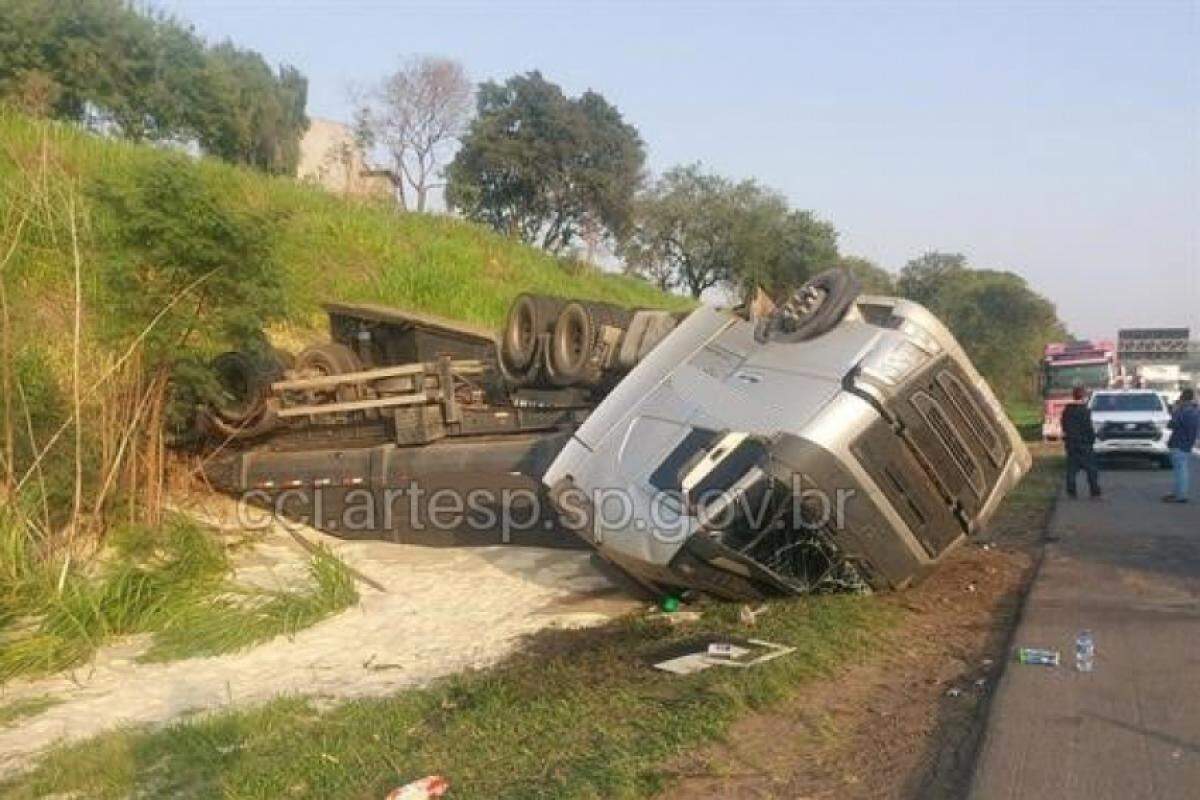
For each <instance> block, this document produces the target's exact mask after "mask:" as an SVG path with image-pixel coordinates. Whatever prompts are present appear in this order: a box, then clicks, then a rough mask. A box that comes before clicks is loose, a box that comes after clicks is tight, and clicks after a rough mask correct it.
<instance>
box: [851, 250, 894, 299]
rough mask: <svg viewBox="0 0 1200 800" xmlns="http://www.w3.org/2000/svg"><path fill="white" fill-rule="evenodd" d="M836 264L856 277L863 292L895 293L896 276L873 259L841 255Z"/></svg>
mask: <svg viewBox="0 0 1200 800" xmlns="http://www.w3.org/2000/svg"><path fill="white" fill-rule="evenodd" d="M838 266H839V267H842V268H843V269H846V270H849V271H850V274H852V275H853V276H854V277H856V278H858V282H859V283H860V284H861V285H862V290H863V292H864V293H865V294H882V295H892V294H895V293H896V276H894V275H893V274H892V273H890V272H888V271H887V270H885V269H883V268H882V267H880V266H879V265H877V264H875V263H874V262H873V261H869V260H867V259H865V258H860V257H858V256H842V257H841V258H839V259H838Z"/></svg>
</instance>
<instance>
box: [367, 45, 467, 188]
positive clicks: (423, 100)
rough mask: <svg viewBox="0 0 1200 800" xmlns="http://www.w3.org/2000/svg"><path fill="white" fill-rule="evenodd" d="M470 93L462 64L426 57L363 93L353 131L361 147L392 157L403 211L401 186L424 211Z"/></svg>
mask: <svg viewBox="0 0 1200 800" xmlns="http://www.w3.org/2000/svg"><path fill="white" fill-rule="evenodd" d="M472 93H473V87H472V86H471V81H470V80H469V79H468V78H467V73H466V71H465V70H464V69H463V66H462V64H459V63H458V62H457V61H452V60H450V59H447V58H432V57H425V58H419V59H414V60H411V61H409V62H408V63H406V64H405V65H404V66H403V67H402V68H400V69H399V70H397V71H396V72H394V73H392V74H391V75H389V76H387V77H386V78H384V79H383V81H382V82H381V83H380V85H379V86H378V87H376V88H375V89H374V90H373V91H371V92H370V93H369V94H368V96H367V101H366V103H364V105H363V107H362V108H361V109H360V110H359V112H358V120H357V122H356V125H355V127H356V129H357V131H356V132H357V135H358V138H359V140H360V142H361V143H362V144H364V145H365V146H367V147H371V146H374V145H378V146H381V147H383V148H384V149H385V150H387V152H388V154H389V155H390V156H391V158H392V164H393V166H394V168H395V170H396V174H397V175H399V176H400V178H401V181H402V182H401V184H400V202H401V204H402V205H404V206H405V207H406V208H407V207H408V203H407V198H406V197H405V186H404V184H405V183H407V184H408V188H410V189H412V191H413V192H414V193H415V194H416V198H415V200H416V210H417V211H424V210H425V206H426V202H427V199H428V196H429V192H430V190H432V189H436V188H439V187H441V186H442V185H443V184H441V183H437V182H435V181H437V179H438V178H440V177H441V175H440V173H441V166H442V164H443V163H444V158H445V156H446V155H447V151H448V149H449V148H450V146H451V145H452V144H454V143H455V142H456V141H457V140H458V138H459V137H460V136H461V135H462V133H463V131H464V130H465V129H466V126H467V121H468V120H469V119H470V117H471V96H472Z"/></svg>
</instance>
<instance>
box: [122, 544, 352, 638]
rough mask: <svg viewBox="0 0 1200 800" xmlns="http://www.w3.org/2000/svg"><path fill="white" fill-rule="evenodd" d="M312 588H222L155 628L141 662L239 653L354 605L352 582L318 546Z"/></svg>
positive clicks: (311, 571)
mask: <svg viewBox="0 0 1200 800" xmlns="http://www.w3.org/2000/svg"><path fill="white" fill-rule="evenodd" d="M309 576H310V578H311V587H310V588H309V589H307V590H301V591H266V590H262V589H254V590H247V589H238V588H236V587H229V586H225V587H224V594H223V595H222V596H219V597H213V598H208V600H207V602H187V603H182V604H179V606H178V608H177V609H176V610H175V611H174V613H172V614H170V615H168V616H166V617H165V618H164V619H163V620H162V622H161V623H160V625H159V626H158V628H157V632H156V634H155V636H154V642H153V644H152V645H151V647H150V649H149V650H147V651H146V653H145V654H143V656H142V657H141V660H143V661H172V660H175V659H179V658H190V657H192V656H209V655H217V654H219V653H227V652H230V651H234V650H241V649H243V648H246V647H250V646H251V645H254V644H257V643H259V642H263V641H266V640H268V639H271V638H272V637H274V636H277V635H279V634H286V635H291V634H293V633H295V632H296V631H299V630H302V629H304V628H307V627H308V626H310V625H312V624H313V623H315V622H319V621H320V620H322V619H324V618H326V617H328V616H330V615H332V614H336V613H337V612H339V611H341V610H342V609H344V608H347V607H349V606H352V605H354V604H355V603H356V602H358V591H357V590H356V589H355V587H354V578H353V577H352V576H351V575H350V573H349V571H348V570H347V569H346V565H345V564H344V563H342V561H341V560H339V559H338V558H337V557H336V556H334V555H333V554H332V553H330V552H329V550H328V549H326V548H324V547H322V548H321V549H320V550H319V551H318V552H317V554H316V555H314V556H313V557H312V560H311V561H310V562H309Z"/></svg>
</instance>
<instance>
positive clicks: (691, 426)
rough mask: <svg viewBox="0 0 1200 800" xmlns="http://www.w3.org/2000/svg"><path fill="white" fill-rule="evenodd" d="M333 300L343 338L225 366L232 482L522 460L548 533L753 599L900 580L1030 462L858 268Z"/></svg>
mask: <svg viewBox="0 0 1200 800" xmlns="http://www.w3.org/2000/svg"><path fill="white" fill-rule="evenodd" d="M328 311H329V317H330V331H331V339H332V341H330V342H327V343H323V344H318V345H313V346H312V347H309V348H307V349H306V350H304V351H302V352H301V353H299V354H298V355H297V356H295V357H292V356H290V355H287V354H283V353H277V354H274V355H271V356H270V357H268V359H267V361H268V363H267V365H266V366H263V365H262V363H261V359H260V361H259V363H258V365H257V366H255V365H253V364H252V363H251V360H250V359H249V358H248V357H247V356H245V355H239V354H228V355H227V356H225V357H223V358H224V363H223V364H222V363H218V364H216V365H215V366H216V367H217V368H218V373H219V374H222V380H223V382H224V383H225V384H226V386H227V391H226V399H227V402H224V403H218V404H214V405H212V406H210V407H208V408H205V409H203V410H202V413H201V423H202V424H201V427H202V428H203V430H204V431H205V433H206V435H207V436H208V437H209V438H210V440H211V441H212V442H213V443H215V444H216V446H217V449H218V450H219V451H220V455H219V456H217V457H215V458H210V459H208V460H207V462H206V463H207V464H208V466H207V470H206V471H207V474H208V476H209V479H210V481H212V483H213V484H214V485H215V486H217V487H218V488H222V489H225V490H227V491H232V492H235V493H237V492H242V493H244V492H247V491H252V490H253V491H258V492H261V491H271V492H278V491H284V490H286V491H288V492H292V493H295V492H312V493H318V492H320V491H322V490H323V489H326V488H330V487H332V488H339V487H340V488H341V489H342V490H345V491H350V490H366V491H372V492H381V491H387V490H389V489H392V488H394V487H397V486H401V485H404V484H406V483H409V482H411V481H413V480H414V479H417V480H421V481H423V482H424V483H425V484H427V485H433V486H445V487H454V488H455V489H458V490H462V491H464V492H467V491H470V490H471V489H473V488H475V487H477V486H480V485H491V484H496V483H503V482H504V481H508V480H513V479H519V480H523V481H525V482H526V485H529V486H534V487H537V486H540V487H542V491H543V498H544V499H547V498H548V499H549V501H550V502H549V506H550V515H551V516H553V517H555V518H557V520H558V521H559V522H560V523H561V528H560V529H555V530H554V531H552V532H550V528H549V527H548V528H547V531H548V532H549V533H547V536H546V537H543V539H540V540H536V541H530V543H542V544H544V543H547V541H549V539H548V538H547V537H549V538H554V537H557V538H555V539H554V543H559V542H561V541H562V540H563V537H564V536H565V537H566V539H568V540H572V539H575V537H571V536H570V535H569V534H565V533H563V532H562V530H561V529H566V530H569V531H572V532H574V533H576V534H578V537H579V539H582V540H583V541H585V542H586V543H587V544H588V545H589V546H591V547H594V548H595V550H596V551H597V553H598V554H599V555H600V556H601V557H602V558H604V559H606V560H607V561H609V562H611V563H612V564H614V565H616V566H617V567H619V568H620V569H621V570H623V571H624V572H626V573H627V574H628V575H630V576H631V577H633V578H634V579H635V580H637V581H638V582H640V583H641V584H642V585H643V586H645V587H646V588H647V589H649V590H651V591H653V592H656V593H663V592H671V591H678V590H680V589H697V590H701V591H704V592H707V593H710V594H713V595H717V596H720V597H725V598H731V599H735V598H737V599H741V598H755V597H760V596H763V595H765V594H770V593H802V592H810V591H815V590H821V589H825V588H831V587H870V588H875V589H888V588H898V587H903V586H905V585H907V584H909V583H911V582H913V581H914V580H917V579H919V578H920V577H921V576H923V575H924V574H925V573H927V572H928V571H929V570H930V569H931V568H933V567H934V566H935V565H936V564H937V563H938V562H939V561H940V560H941V559H942V558H943V557H944V556H945V555H946V554H947V553H948V552H950V550H951V549H953V548H954V547H955V546H956V545H957V544H959V543H961V542H962V541H963V539H964V538H965V537H966V536H968V535H970V534H971V533H973V532H975V531H977V530H978V529H980V528H981V527H982V526H983V525H984V524H986V522H987V520H988V518H989V517H990V516H991V515H992V513H993V512H994V511H995V509H996V507H997V505H998V504H999V502H1000V500H1001V499H1002V498H1003V496H1004V495H1005V493H1006V492H1007V491H1008V490H1009V489H1010V488H1012V487H1013V486H1014V485H1015V484H1016V483H1017V482H1018V481H1019V480H1020V478H1021V476H1022V475H1023V474H1024V473H1025V472H1026V471H1027V470H1028V468H1029V464H1030V457H1029V454H1028V452H1027V451H1026V449H1025V447H1024V445H1023V444H1022V443H1021V441H1020V439H1019V437H1018V436H1017V433H1016V430H1015V429H1014V428H1013V426H1012V425H1011V423H1010V422H1009V421H1008V419H1007V417H1006V416H1005V415H1004V413H1003V411H1002V410H1001V408H1000V406H999V403H998V402H997V400H996V398H995V396H994V395H993V394H992V392H991V390H990V389H989V387H988V386H987V384H986V383H985V382H984V380H983V379H982V378H981V377H980V376H979V374H978V373H977V372H976V371H975V369H974V368H973V367H972V366H971V364H970V362H969V360H968V359H967V357H966V355H965V354H964V353H963V351H962V349H961V348H960V347H959V346H958V344H957V343H956V342H955V341H954V339H953V337H952V336H951V335H950V334H949V332H948V331H947V330H946V329H945V327H944V326H942V325H941V323H939V322H938V321H937V320H936V319H935V318H934V317H933V316H932V315H931V314H929V313H928V312H927V311H926V310H924V309H923V308H921V307H920V306H918V305H915V304H913V303H911V302H908V301H905V300H898V299H894V298H884V297H867V296H862V297H860V296H859V295H858V287H857V285H856V283H855V281H854V280H853V278H852V277H851V276H849V275H848V274H847V273H845V272H840V271H831V272H828V273H824V274H822V275H820V276H818V277H817V278H814V279H813V280H812V281H810V282H809V283H808V284H807V285H806V286H805V287H803V288H802V289H801V290H800V291H798V292H796V293H795V294H794V295H792V296H791V297H790V298H788V300H787V301H786V302H785V303H783V304H782V305H780V306H778V307H776V306H774V305H773V304H771V303H769V302H766V301H762V302H759V303H756V304H752V305H749V306H746V307H739V308H736V309H732V310H722V309H717V308H712V307H707V306H705V307H700V308H699V309H697V310H695V311H693V312H692V313H690V314H688V315H679V314H671V313H668V312H664V311H658V310H636V311H630V310H627V309H622V308H618V307H615V306H611V305H607V304H602V303H590V302H583V301H571V300H566V299H561V298H553V297H545V296H536V295H522V296H520V297H518V298H517V300H516V302H515V303H514V304H513V306H512V308H511V310H510V313H509V315H508V319H507V321H506V323H505V326H504V328H503V329H502V330H501V332H500V334H499V336H493V335H492V334H491V332H489V331H484V330H478V329H473V328H471V327H470V326H463V325H461V324H458V323H449V322H446V321H445V320H438V319H434V318H429V317H424V316H422V315H418V314H410V313H407V312H401V311H397V310H394V309H385V308H379V307H374V306H361V305H358V306H349V305H333V306H329V307H328ZM218 361H219V362H220V359H219V360H218ZM311 521H312V522H313V524H317V525H318V526H319V527H321V526H322V524H321V520H311ZM326 529H327V530H329V532H331V533H335V534H337V535H342V536H363V535H366V536H371V537H372V538H375V537H382V538H399V539H400V540H405V539H402V538H400V537H397V536H394V535H390V533H389V531H385V530H383V531H373V532H368V533H363V532H361V531H359V532H356V533H354V532H350V531H348V530H345V529H342V528H338V529H334V526H333V525H330V526H328V527H326ZM551 534H552V535H551ZM454 541H455V542H457V540H454Z"/></svg>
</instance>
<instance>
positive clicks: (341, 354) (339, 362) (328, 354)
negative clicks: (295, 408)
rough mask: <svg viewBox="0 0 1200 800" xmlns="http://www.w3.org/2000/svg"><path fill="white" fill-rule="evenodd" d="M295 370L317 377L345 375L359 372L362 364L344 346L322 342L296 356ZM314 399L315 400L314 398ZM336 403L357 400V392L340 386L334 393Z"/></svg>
mask: <svg viewBox="0 0 1200 800" xmlns="http://www.w3.org/2000/svg"><path fill="white" fill-rule="evenodd" d="M296 369H297V370H298V371H300V372H315V373H317V374H318V375H346V374H349V373H351V372H360V371H361V370H362V362H360V361H359V360H358V356H356V355H355V354H354V351H353V350H351V349H350V348H349V347H347V346H346V345H344V344H340V343H338V342H322V343H321V344H314V345H310V346H308V347H306V348H304V349H303V350H301V351H300V355H298V356H296ZM314 399H315V398H314ZM336 399H337V400H338V401H346V400H357V399H358V390H357V389H356V388H355V387H353V386H342V387H340V388H339V389H338V390H337V392H336Z"/></svg>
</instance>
